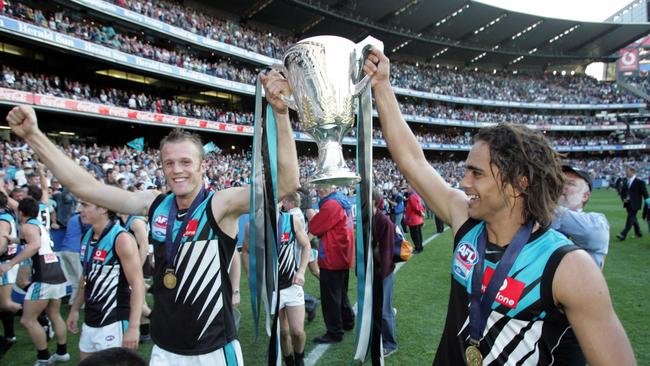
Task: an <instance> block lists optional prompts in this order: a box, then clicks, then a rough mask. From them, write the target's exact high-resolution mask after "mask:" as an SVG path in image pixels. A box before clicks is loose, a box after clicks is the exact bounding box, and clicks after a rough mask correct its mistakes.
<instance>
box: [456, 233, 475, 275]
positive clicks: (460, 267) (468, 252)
mask: <svg viewBox="0 0 650 366" xmlns="http://www.w3.org/2000/svg"><path fill="white" fill-rule="evenodd" d="M477 262H478V254H477V252H476V249H474V247H473V246H472V245H471V244H470V243H468V242H461V243H460V244H459V245H458V247H457V248H456V253H454V264H453V268H452V271H453V273H455V274H456V275H457V276H459V277H460V278H462V279H463V280H466V279H467V276H468V275H469V273H470V271H471V270H472V267H473V266H474V264H476V263H477Z"/></svg>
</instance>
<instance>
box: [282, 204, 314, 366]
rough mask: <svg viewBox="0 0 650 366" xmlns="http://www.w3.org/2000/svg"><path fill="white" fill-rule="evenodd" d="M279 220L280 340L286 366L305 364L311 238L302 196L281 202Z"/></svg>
mask: <svg viewBox="0 0 650 366" xmlns="http://www.w3.org/2000/svg"><path fill="white" fill-rule="evenodd" d="M282 207H283V208H284V210H286V212H281V213H280V217H279V218H278V220H279V221H280V223H279V225H278V227H279V228H280V233H279V237H280V243H278V245H279V248H280V255H279V260H278V262H279V264H278V272H279V273H278V275H279V279H278V286H279V289H280V306H279V309H280V337H281V346H282V356H283V357H284V362H285V364H286V365H287V366H292V365H296V366H302V365H304V360H303V359H304V353H305V340H306V335H305V326H304V323H305V294H304V290H303V286H304V285H305V271H306V270H307V264H308V263H309V259H310V258H311V248H310V246H309V238H308V237H307V232H306V231H305V224H304V218H303V217H302V212H301V211H300V196H299V195H298V193H297V192H293V193H291V194H289V195H287V196H286V197H285V199H284V200H282Z"/></svg>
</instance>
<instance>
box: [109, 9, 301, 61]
mask: <svg viewBox="0 0 650 366" xmlns="http://www.w3.org/2000/svg"><path fill="white" fill-rule="evenodd" d="M110 2H112V3H114V4H116V5H118V6H121V7H123V8H126V9H129V10H132V11H134V12H136V13H140V14H142V15H145V16H147V17H149V18H154V19H158V20H160V21H161V22H164V23H167V24H171V25H173V26H176V27H179V28H182V29H185V30H186V31H189V32H192V33H196V34H199V35H201V36H203V37H206V38H210V39H214V40H215V41H219V42H223V43H227V44H231V45H233V46H237V47H240V48H244V49H247V50H249V51H253V52H257V53H260V54H263V55H266V56H269V57H274V58H281V57H282V54H283V53H284V51H285V50H286V49H287V48H288V46H289V45H291V44H292V43H293V41H294V40H293V39H291V38H290V37H286V36H283V35H281V34H273V33H271V32H268V31H264V30H260V29H256V28H254V27H252V26H250V25H248V26H242V25H240V24H239V23H237V22H233V21H231V20H228V19H221V18H217V17H214V16H210V15H206V14H203V13H200V12H197V11H196V9H193V8H188V7H186V6H182V5H180V4H176V3H173V2H170V1H147V2H144V1H137V0H135V1H134V0H110Z"/></svg>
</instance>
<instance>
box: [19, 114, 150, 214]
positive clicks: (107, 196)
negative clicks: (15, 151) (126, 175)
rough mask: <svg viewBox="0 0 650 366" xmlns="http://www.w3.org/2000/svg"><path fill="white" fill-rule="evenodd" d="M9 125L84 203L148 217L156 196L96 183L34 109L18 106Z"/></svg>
mask: <svg viewBox="0 0 650 366" xmlns="http://www.w3.org/2000/svg"><path fill="white" fill-rule="evenodd" d="M7 122H8V123H9V126H10V127H11V129H12V131H13V132H14V133H15V134H16V135H18V137H21V138H23V139H25V141H26V142H27V143H28V144H29V146H31V148H32V149H33V150H34V152H36V153H37V154H38V156H39V157H40V159H41V160H42V161H43V163H45V165H46V166H47V167H48V168H49V169H50V170H51V171H52V173H53V174H54V176H56V177H57V178H58V179H59V181H60V182H61V184H63V185H64V186H66V187H68V189H69V190H70V192H72V193H73V194H74V195H75V196H77V197H79V198H81V199H82V200H84V201H88V202H92V203H94V204H96V205H98V206H101V207H106V208H108V209H110V210H112V211H115V212H123V213H129V214H136V215H146V214H147V209H148V208H149V205H150V204H151V203H152V202H153V200H154V199H155V197H156V193H154V192H152V191H150V190H147V191H143V192H137V193H133V192H128V191H125V190H122V189H120V188H117V187H111V186H108V185H105V184H102V183H100V182H98V181H97V180H95V178H93V177H92V176H91V175H90V174H89V173H88V172H86V171H85V170H84V169H83V168H81V167H80V166H79V165H77V164H75V162H74V161H72V160H71V159H70V158H68V157H67V156H66V155H65V154H64V153H63V152H61V150H59V149H58V148H57V147H56V146H55V145H54V144H53V143H52V141H50V140H49V139H48V138H47V137H46V136H45V134H43V132H41V131H40V130H39V128H38V124H37V120H36V113H35V112H34V109H33V108H32V107H30V106H18V107H15V108H14V109H12V110H11V112H9V114H8V115H7Z"/></svg>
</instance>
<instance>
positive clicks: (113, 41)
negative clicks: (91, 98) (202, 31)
mask: <svg viewBox="0 0 650 366" xmlns="http://www.w3.org/2000/svg"><path fill="white" fill-rule="evenodd" d="M68 13H69V12H68V11H67V10H64V11H61V12H55V13H51V14H50V13H47V12H44V11H43V10H40V9H35V8H31V7H29V6H26V5H24V4H23V3H20V2H14V3H6V4H5V5H4V7H3V8H2V14H3V15H6V16H10V17H14V18H17V19H20V20H22V21H26V22H29V23H33V24H36V25H39V26H41V27H44V28H48V29H50V30H53V31H57V32H61V33H64V34H67V35H70V36H73V37H76V38H80V39H83V40H86V41H89V42H93V43H96V44H100V45H102V46H105V47H109V48H113V49H116V50H119V51H122V52H125V53H128V54H132V55H135V56H139V57H144V58H147V59H151V60H155V61H159V62H162V63H166V64H170V65H175V66H178V67H182V68H185V69H188V70H192V71H197V72H201V73H204V74H208V75H212V76H216V77H219V78H223V79H227V80H232V81H238V82H242V83H248V84H252V83H254V82H255V75H256V72H255V70H251V69H249V68H247V67H243V66H235V65H234V64H233V62H232V61H229V60H226V59H225V58H218V57H216V56H215V57H213V58H212V59H210V60H208V59H205V58H201V57H200V56H198V55H197V54H195V53H193V52H189V51H187V49H184V48H182V47H181V46H180V45H178V46H177V47H175V48H171V49H170V48H164V47H159V46H156V45H154V44H151V43H150V42H148V41H147V40H144V39H142V35H138V34H136V33H131V34H126V33H125V34H123V33H118V32H116V30H115V28H114V27H113V26H111V25H110V24H101V23H99V22H97V21H88V20H86V19H84V20H83V21H75V20H73V19H74V16H73V15H71V14H70V15H69V14H68ZM170 46H171V45H170Z"/></svg>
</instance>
